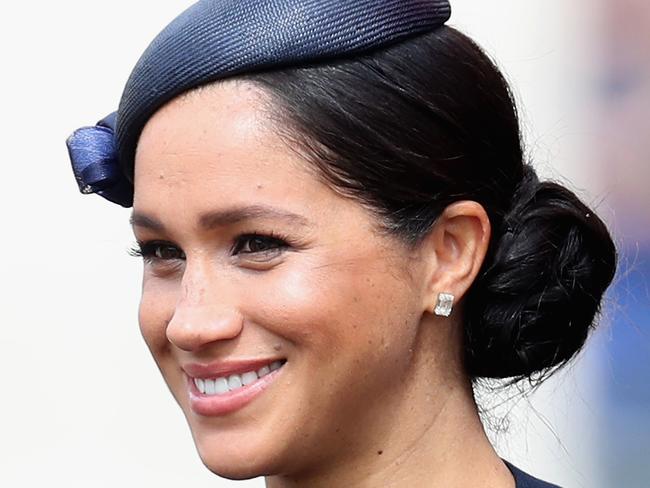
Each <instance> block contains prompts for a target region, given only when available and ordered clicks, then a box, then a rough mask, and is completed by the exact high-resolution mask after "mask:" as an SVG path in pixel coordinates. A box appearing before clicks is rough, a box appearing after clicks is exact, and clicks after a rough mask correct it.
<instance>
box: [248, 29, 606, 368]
mask: <svg viewBox="0 0 650 488" xmlns="http://www.w3.org/2000/svg"><path fill="white" fill-rule="evenodd" d="M243 78H245V79H247V80H250V81H253V82H254V83H256V84H258V85H259V86H261V87H262V88H263V89H264V90H265V91H266V92H267V93H269V94H270V95H271V98H272V100H273V105H274V107H275V109H276V110H275V111H276V115H277V116H278V117H279V119H280V120H281V121H282V122H283V123H282V124H280V125H281V126H283V127H284V128H285V129H288V130H282V129H279V130H280V131H281V132H282V133H283V135H285V136H287V137H289V138H290V139H291V142H292V143H293V144H294V145H296V147H299V148H300V150H301V151H302V152H303V153H304V154H305V155H306V157H307V158H308V160H309V161H310V162H311V163H312V164H313V165H314V166H315V167H316V168H317V169H318V170H319V174H320V175H321V176H323V177H324V178H325V180H326V181H327V182H328V183H329V184H330V185H332V187H334V188H336V189H338V190H339V191H341V192H342V193H344V194H346V195H349V196H350V197H353V198H356V199H357V200H358V201H360V202H362V203H363V204H364V205H367V206H368V207H370V208H371V209H373V210H374V211H375V212H376V214H377V215H378V217H379V219H380V222H381V223H382V225H383V227H384V228H385V229H386V231H387V232H390V233H391V234H393V235H394V236H396V237H399V238H401V239H402V240H403V241H404V242H405V243H406V244H408V245H411V246H414V245H417V244H418V242H420V241H421V240H422V238H423V237H424V236H425V235H426V234H427V232H428V231H429V230H430V229H431V227H432V226H433V224H434V223H435V221H436V218H437V217H438V216H439V215H440V213H441V212H442V210H443V209H444V208H445V207H446V206H448V205H449V204H451V203H453V202H454V201H458V200H474V201H477V202H479V203H480V204H482V205H483V207H484V208H485V210H486V211H487V213H488V215H489V217H490V221H491V224H492V227H493V236H492V241H491V243H490V246H489V250H488V255H487V257H486V259H485V262H484V265H483V267H482V270H481V271H480V274H479V276H478V278H477V280H476V281H475V282H474V283H473V285H472V287H471V289H470V291H469V293H468V295H467V297H466V299H465V300H464V317H465V352H466V368H467V371H468V374H469V375H470V376H471V377H473V378H477V377H492V378H509V377H518V378H522V377H530V376H531V375H533V374H535V373H542V374H544V373H550V372H552V371H554V370H555V369H556V368H557V366H560V365H562V364H564V363H565V362H566V361H568V360H569V359H571V358H572V357H573V356H574V355H575V354H576V353H577V352H578V351H579V350H580V349H581V348H582V346H583V344H584V342H585V340H586V338H587V335H588V332H589V330H590V329H591V328H592V327H593V322H594V319H595V317H596V315H597V313H598V312H599V308H600V303H601V299H602V296H603V293H604V292H605V290H606V288H607V287H608V285H609V284H610V282H611V281H612V279H613V276H614V273H615V269H616V249H615V246H614V243H613V241H612V239H611V237H610V234H609V232H608V230H607V228H606V227H605V225H604V224H603V222H602V221H601V220H600V219H599V218H598V217H597V216H596V215H595V213H594V212H593V211H592V210H590V209H589V208H588V207H587V206H586V205H585V204H583V203H582V202H581V201H580V199H579V198H578V197H577V196H576V195H574V194H573V193H572V192H571V191H569V190H568V189H567V188H565V187H563V186H561V185H559V184H557V183H554V182H550V181H544V182H540V181H539V180H538V178H537V175H536V174H535V171H534V169H533V168H532V167H531V166H530V164H529V162H527V161H525V158H524V152H523V149H522V144H521V137H520V129H519V121H518V117H517V112H516V108H515V103H514V101H513V98H512V96H511V92H510V90H509V87H508V84H507V83H506V81H505V80H504V78H503V76H502V74H501V73H500V72H499V70H498V69H497V68H496V66H495V65H494V63H493V62H492V61H491V60H490V59H489V58H488V57H487V56H486V55H485V54H484V53H483V51H482V50H481V49H480V48H479V47H478V46H477V45H476V44H475V43H474V42H473V41H472V40H470V39H469V38H468V37H466V36H465V35H463V34H461V33H460V32H458V31H457V30H455V29H453V28H450V27H446V26H445V27H441V28H440V29H437V30H436V31H434V32H431V33H428V34H425V35H421V36H418V37H415V38H412V39H410V40H407V41H404V42H401V43H399V44H396V45H393V46H391V47H389V48H384V49H381V50H379V51H376V52H372V53H369V54H366V55H364V56H361V57H354V58H350V59H343V60H341V59H339V60H336V61H332V62H327V63H319V64H315V65H311V66H301V67H294V68H289V69H286V68H285V69H280V70H276V71H270V72H260V73H254V74H248V75H245V76H243Z"/></svg>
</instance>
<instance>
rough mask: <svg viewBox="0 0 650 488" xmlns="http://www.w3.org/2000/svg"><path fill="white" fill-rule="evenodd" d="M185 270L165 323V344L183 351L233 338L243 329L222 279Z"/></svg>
mask: <svg viewBox="0 0 650 488" xmlns="http://www.w3.org/2000/svg"><path fill="white" fill-rule="evenodd" d="M214 275H215V274H214V273H207V272H204V271H202V270H201V269H196V268H195V269H192V270H190V268H189V267H188V268H186V270H185V273H184V276H183V280H182V283H181V291H180V296H179V298H178V301H177V302H176V307H175V309H174V314H173V316H172V318H171V320H170V321H169V323H168V324H167V331H166V333H167V339H168V340H169V342H171V343H172V344H174V345H175V346H177V347H178V348H180V349H182V350H185V351H197V350H199V349H201V348H203V347H205V346H207V345H208V344H211V343H214V342H217V341H224V340H228V339H234V338H235V337H237V336H238V335H239V334H240V333H241V330H242V327H243V316H242V315H241V313H240V311H239V310H238V308H237V305H236V300H235V299H234V296H233V295H234V293H233V291H232V290H231V289H229V287H228V284H227V283H226V282H225V280H224V279H217V277H216V276H214Z"/></svg>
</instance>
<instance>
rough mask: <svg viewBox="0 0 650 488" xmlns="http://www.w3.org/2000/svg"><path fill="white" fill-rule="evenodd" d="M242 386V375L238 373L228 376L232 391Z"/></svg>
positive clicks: (229, 386)
mask: <svg viewBox="0 0 650 488" xmlns="http://www.w3.org/2000/svg"><path fill="white" fill-rule="evenodd" d="M241 387H242V380H241V376H239V375H238V374H233V375H230V376H229V377H228V388H230V391H232V390H236V389H237V388H241Z"/></svg>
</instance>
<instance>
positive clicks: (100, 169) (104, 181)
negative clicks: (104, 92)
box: [66, 113, 133, 208]
mask: <svg viewBox="0 0 650 488" xmlns="http://www.w3.org/2000/svg"><path fill="white" fill-rule="evenodd" d="M116 119H117V113H112V114H110V115H109V116H107V117H105V118H104V119H102V120H100V121H99V122H98V123H97V125H95V126H93V127H82V128H81V129H78V130H76V131H75V132H74V133H73V134H72V135H71V136H70V137H69V138H68V140H67V141H66V144H67V146H68V153H69V155H70V161H71V162H72V171H73V172H74V176H75V179H76V180H77V184H78V185H79V190H80V191H81V193H83V194H90V193H97V194H98V195H101V196H102V197H104V198H106V199H107V200H110V201H111V202H113V203H117V204H119V205H121V206H123V207H127V208H128V207H130V206H132V205H133V187H132V185H131V183H130V182H129V181H128V180H127V178H126V176H125V175H124V173H123V171H122V168H121V167H120V164H119V157H118V152H117V140H116V138H115V125H116Z"/></svg>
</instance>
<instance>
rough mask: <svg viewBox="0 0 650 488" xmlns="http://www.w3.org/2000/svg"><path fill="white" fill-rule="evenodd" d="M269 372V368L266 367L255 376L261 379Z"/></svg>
mask: <svg viewBox="0 0 650 488" xmlns="http://www.w3.org/2000/svg"><path fill="white" fill-rule="evenodd" d="M270 372H271V368H269V367H268V366H263V367H261V368H260V369H258V370H257V376H259V377H260V378H261V377H262V376H266V375H267V374H269V373H270Z"/></svg>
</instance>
